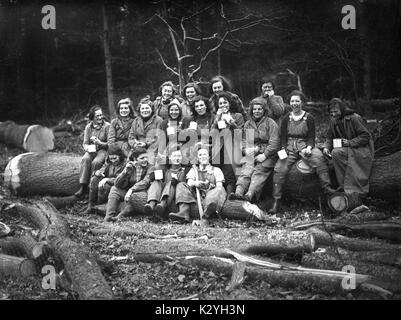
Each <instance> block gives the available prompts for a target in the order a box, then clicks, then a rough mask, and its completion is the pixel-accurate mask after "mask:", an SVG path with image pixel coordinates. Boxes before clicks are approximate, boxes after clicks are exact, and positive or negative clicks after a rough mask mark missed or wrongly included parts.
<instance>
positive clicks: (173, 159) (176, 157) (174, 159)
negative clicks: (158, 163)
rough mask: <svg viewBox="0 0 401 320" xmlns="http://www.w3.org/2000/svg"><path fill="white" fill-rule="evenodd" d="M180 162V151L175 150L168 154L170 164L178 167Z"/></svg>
mask: <svg viewBox="0 0 401 320" xmlns="http://www.w3.org/2000/svg"><path fill="white" fill-rule="evenodd" d="M181 161H182V154H181V151H179V150H177V151H174V152H172V153H171V154H170V163H171V164H173V165H179V164H181Z"/></svg>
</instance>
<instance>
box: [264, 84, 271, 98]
mask: <svg viewBox="0 0 401 320" xmlns="http://www.w3.org/2000/svg"><path fill="white" fill-rule="evenodd" d="M272 91H273V84H272V83H271V82H266V83H264V84H263V85H262V93H263V96H264V97H267V96H269V93H271V92H272Z"/></svg>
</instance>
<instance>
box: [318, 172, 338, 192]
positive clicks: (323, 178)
mask: <svg viewBox="0 0 401 320" xmlns="http://www.w3.org/2000/svg"><path fill="white" fill-rule="evenodd" d="M317 175H318V177H319V181H320V186H321V187H322V190H323V193H324V194H325V195H326V196H330V195H332V194H333V193H334V192H336V191H335V190H334V189H333V188H331V187H330V175H329V172H328V171H326V170H325V171H320V172H317Z"/></svg>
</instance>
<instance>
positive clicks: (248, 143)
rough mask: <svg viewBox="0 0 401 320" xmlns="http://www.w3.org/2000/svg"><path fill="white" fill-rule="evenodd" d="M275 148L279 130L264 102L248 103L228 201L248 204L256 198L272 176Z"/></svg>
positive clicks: (257, 100) (260, 99)
mask: <svg viewBox="0 0 401 320" xmlns="http://www.w3.org/2000/svg"><path fill="white" fill-rule="evenodd" d="M279 144H280V139H279V127H278V125H277V124H276V122H275V121H274V120H273V119H271V118H269V117H268V111H267V104H266V100H265V99H263V98H261V97H258V98H255V99H253V100H252V101H251V102H250V103H249V120H248V121H247V122H246V123H245V125H244V137H243V154H244V160H243V165H242V170H241V174H240V176H239V178H238V180H237V185H236V190H235V193H233V194H231V195H229V198H230V199H240V200H247V201H250V202H252V200H253V199H254V197H259V195H260V192H261V191H262V189H263V186H264V184H265V182H266V181H267V179H268V178H269V176H270V174H271V173H272V172H273V168H274V165H275V163H276V161H277V151H278V149H279Z"/></svg>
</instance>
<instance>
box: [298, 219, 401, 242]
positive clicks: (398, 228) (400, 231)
mask: <svg viewBox="0 0 401 320" xmlns="http://www.w3.org/2000/svg"><path fill="white" fill-rule="evenodd" d="M311 227H321V228H325V230H329V231H339V230H348V231H352V232H353V233H355V234H358V235H361V236H365V237H377V238H380V239H385V240H390V241H392V242H396V243H401V224H400V223H396V222H386V221H370V222H365V223H341V222H332V221H325V222H323V221H314V222H310V223H305V224H299V225H296V226H293V227H292V228H291V229H293V230H305V229H308V228H311Z"/></svg>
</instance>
